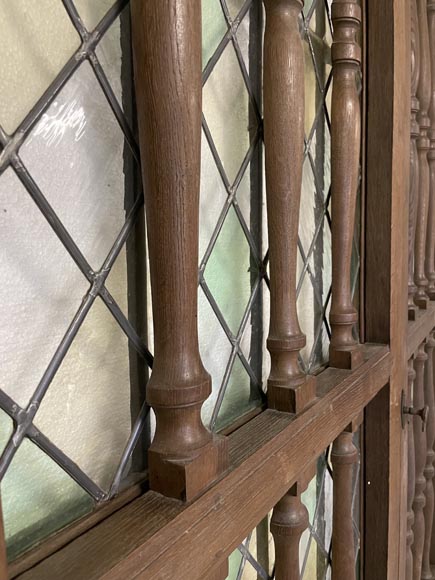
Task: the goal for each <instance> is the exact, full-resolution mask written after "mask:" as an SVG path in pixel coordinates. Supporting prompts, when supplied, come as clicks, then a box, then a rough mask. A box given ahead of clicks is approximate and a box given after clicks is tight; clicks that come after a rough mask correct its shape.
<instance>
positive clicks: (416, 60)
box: [408, 0, 420, 320]
mask: <svg viewBox="0 0 435 580" xmlns="http://www.w3.org/2000/svg"><path fill="white" fill-rule="evenodd" d="M411 67H412V68H411V149H410V174H409V222H408V319H409V320H415V317H416V312H417V306H416V304H415V302H414V296H415V293H416V291H417V287H416V286H415V283H414V255H415V254H414V250H415V229H416V225H417V203H418V182H419V162H418V153H417V138H418V136H419V134H420V126H419V124H418V121H417V114H418V112H419V110H420V103H419V100H418V98H417V89H418V83H419V78H420V33H419V28H418V13H417V0H411Z"/></svg>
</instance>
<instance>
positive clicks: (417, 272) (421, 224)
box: [414, 0, 431, 308]
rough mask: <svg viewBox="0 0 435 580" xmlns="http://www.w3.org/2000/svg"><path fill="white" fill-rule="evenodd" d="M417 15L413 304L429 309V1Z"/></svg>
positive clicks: (424, 0) (420, 5) (420, 3)
mask: <svg viewBox="0 0 435 580" xmlns="http://www.w3.org/2000/svg"><path fill="white" fill-rule="evenodd" d="M417 13H418V28H419V33H420V77H419V82H418V88H417V97H418V100H419V103H420V110H419V112H418V115H417V119H418V123H419V125H420V135H419V137H418V139H417V150H418V165H419V179H418V205H417V228H416V234H415V267H414V282H415V285H416V286H417V291H416V293H415V297H414V302H415V303H416V305H417V306H419V307H420V308H427V302H428V296H427V294H426V291H427V288H428V280H427V278H426V273H425V261H426V234H427V222H428V211H429V185H430V184H429V164H428V158H427V155H428V151H429V149H430V141H429V138H428V131H429V129H430V119H429V116H428V111H429V106H430V101H431V62H430V52H429V51H430V48H429V31H428V18H427V0H417Z"/></svg>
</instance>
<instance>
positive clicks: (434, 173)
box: [425, 0, 435, 300]
mask: <svg viewBox="0 0 435 580" xmlns="http://www.w3.org/2000/svg"><path fill="white" fill-rule="evenodd" d="M427 15H428V28H429V52H430V54H429V57H430V64H431V67H430V68H431V76H430V79H431V89H432V90H431V99H430V107H429V119H430V126H431V128H430V130H429V140H430V150H429V152H428V156H427V158H428V163H429V216H428V223H427V235H426V262H425V266H426V277H427V279H428V288H427V295H428V297H429V298H430V300H435V0H428V2H427Z"/></svg>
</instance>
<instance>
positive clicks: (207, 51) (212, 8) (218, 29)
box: [202, 0, 227, 67]
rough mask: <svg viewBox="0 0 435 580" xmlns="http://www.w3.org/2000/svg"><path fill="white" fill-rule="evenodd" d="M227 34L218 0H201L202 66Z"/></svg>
mask: <svg viewBox="0 0 435 580" xmlns="http://www.w3.org/2000/svg"><path fill="white" fill-rule="evenodd" d="M226 32H227V23H226V20H225V17H224V14H223V12H222V6H221V3H220V1H219V0H202V66H203V67H204V66H205V65H206V64H207V63H208V61H209V60H210V58H211V57H212V56H213V54H214V52H215V50H216V49H217V47H218V45H219V43H220V41H221V40H222V38H223V37H224V36H225V34H226Z"/></svg>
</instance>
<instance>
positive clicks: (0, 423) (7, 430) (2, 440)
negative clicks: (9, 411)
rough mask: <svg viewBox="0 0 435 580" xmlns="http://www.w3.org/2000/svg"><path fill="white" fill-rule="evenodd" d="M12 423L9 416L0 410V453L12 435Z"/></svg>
mask: <svg viewBox="0 0 435 580" xmlns="http://www.w3.org/2000/svg"><path fill="white" fill-rule="evenodd" d="M12 430H13V423H12V419H11V418H10V417H9V415H6V413H5V412H4V411H2V410H1V409H0V453H2V452H3V449H4V448H5V447H6V444H7V442H8V441H9V437H10V436H11V435H12Z"/></svg>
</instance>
